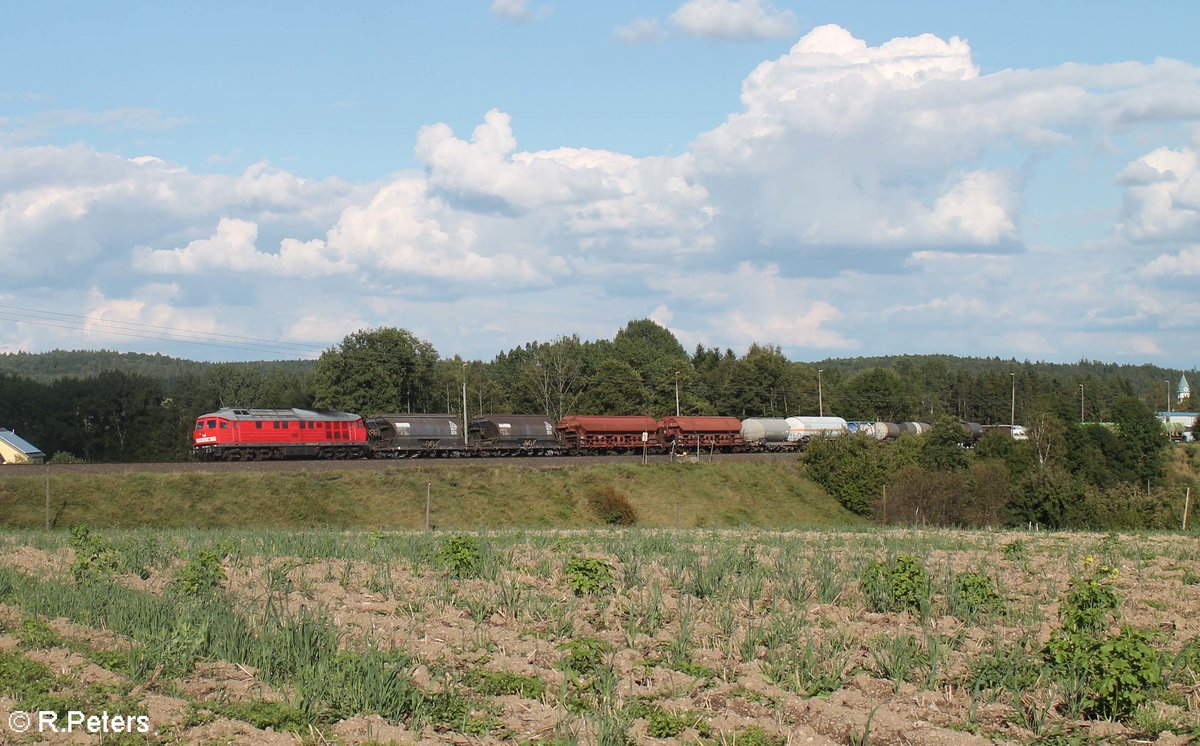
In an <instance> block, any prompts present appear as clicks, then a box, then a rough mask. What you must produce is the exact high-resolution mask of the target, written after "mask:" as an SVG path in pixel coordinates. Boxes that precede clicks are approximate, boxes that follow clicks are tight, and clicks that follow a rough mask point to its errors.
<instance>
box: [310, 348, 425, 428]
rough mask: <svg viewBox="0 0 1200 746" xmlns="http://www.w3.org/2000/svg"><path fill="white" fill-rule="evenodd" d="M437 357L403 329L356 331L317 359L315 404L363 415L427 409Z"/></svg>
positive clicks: (314, 375) (314, 376)
mask: <svg viewBox="0 0 1200 746" xmlns="http://www.w3.org/2000/svg"><path fill="white" fill-rule="evenodd" d="M437 362H438V354H437V350H435V349H434V347H433V345H431V344H430V343H429V342H426V341H425V340H422V339H418V338H417V337H415V336H413V335H412V334H411V333H410V332H408V331H406V330H404V329H396V328H392V327H384V328H380V329H366V330H361V331H357V332H354V333H353V334H350V335H348V336H347V337H346V338H345V339H344V340H342V343H341V345H339V346H338V347H336V348H333V349H329V350H326V351H325V352H324V353H322V354H321V357H320V358H319V359H318V360H317V365H316V370H315V371H314V373H313V383H314V385H313V388H314V391H315V402H314V403H315V405H316V406H317V407H321V408H330V409H341V410H346V411H349V412H360V413H363V414H366V413H369V412H406V411H409V412H411V411H429V409H430V407H431V406H432V405H434V404H435V403H436V401H437V396H436V393H435V390H434V366H435V365H436V364H437Z"/></svg>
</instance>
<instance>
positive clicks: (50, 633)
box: [16, 619, 63, 648]
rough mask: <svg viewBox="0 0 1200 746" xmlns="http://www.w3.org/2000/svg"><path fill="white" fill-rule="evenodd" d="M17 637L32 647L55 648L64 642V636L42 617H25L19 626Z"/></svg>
mask: <svg viewBox="0 0 1200 746" xmlns="http://www.w3.org/2000/svg"><path fill="white" fill-rule="evenodd" d="M16 634H17V639H18V640H20V641H21V642H22V643H24V644H25V646H26V647H30V648H53V647H57V646H59V645H62V644H63V639H62V636H61V635H59V634H58V633H57V632H55V631H54V630H52V629H50V625H48V624H46V623H45V622H43V621H42V620H41V619H25V620H23V621H22V622H21V626H19V627H17V631H16Z"/></svg>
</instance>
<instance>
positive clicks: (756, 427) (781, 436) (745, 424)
mask: <svg viewBox="0 0 1200 746" xmlns="http://www.w3.org/2000/svg"><path fill="white" fill-rule="evenodd" d="M790 433H791V429H790V428H789V427H788V421H787V419H785V418H783V417H752V418H750V419H748V420H742V440H744V441H745V442H746V445H747V446H748V447H749V448H752V449H756V450H757V449H760V448H761V449H764V450H768V451H772V450H781V449H785V448H788V447H789V445H788V444H789V443H790V442H791V441H790V440H789V438H788V435H789V434H790Z"/></svg>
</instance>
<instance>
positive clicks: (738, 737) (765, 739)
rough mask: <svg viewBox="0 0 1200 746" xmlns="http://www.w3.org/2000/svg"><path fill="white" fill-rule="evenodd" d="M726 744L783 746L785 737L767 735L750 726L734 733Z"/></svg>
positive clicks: (775, 734) (735, 745)
mask: <svg viewBox="0 0 1200 746" xmlns="http://www.w3.org/2000/svg"><path fill="white" fill-rule="evenodd" d="M728 743H729V744H730V746H784V744H786V743H787V736H784V735H782V734H779V733H768V732H767V731H765V730H763V729H762V728H760V727H758V726H757V725H752V726H750V727H749V728H745V729H743V730H739V731H737V732H736V733H734V734H733V738H731V739H729V741H728Z"/></svg>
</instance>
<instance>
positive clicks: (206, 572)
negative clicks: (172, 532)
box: [171, 550, 226, 596]
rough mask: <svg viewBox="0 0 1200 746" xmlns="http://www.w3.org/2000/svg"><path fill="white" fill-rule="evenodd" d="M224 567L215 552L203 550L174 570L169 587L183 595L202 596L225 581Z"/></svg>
mask: <svg viewBox="0 0 1200 746" xmlns="http://www.w3.org/2000/svg"><path fill="white" fill-rule="evenodd" d="M225 580H226V578H225V568H223V567H221V558H220V557H219V556H218V555H217V553H216V552H214V551H211V550H205V551H202V552H200V553H199V554H197V555H196V556H195V557H193V558H192V559H191V560H190V561H189V562H188V563H187V564H186V565H184V566H183V567H181V568H179V569H178V570H177V571H176V572H175V577H174V578H173V579H172V580H171V587H172V588H173V589H174V590H175V591H176V592H178V593H181V594H183V595H185V596H202V595H205V594H207V593H209V592H211V591H213V590H216V589H217V588H220V587H221V585H222V584H223V583H224V582H225Z"/></svg>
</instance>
